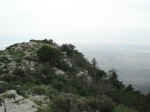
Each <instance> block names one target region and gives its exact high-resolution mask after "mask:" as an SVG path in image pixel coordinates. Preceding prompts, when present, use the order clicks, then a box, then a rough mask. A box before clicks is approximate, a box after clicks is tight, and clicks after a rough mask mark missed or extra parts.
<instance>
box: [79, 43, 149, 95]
mask: <svg viewBox="0 0 150 112" xmlns="http://www.w3.org/2000/svg"><path fill="white" fill-rule="evenodd" d="M80 49H81V50H82V51H83V52H84V54H85V55H86V56H88V57H87V58H89V59H91V58H92V57H95V58H96V59H97V61H98V65H99V67H100V68H103V69H105V70H110V69H115V70H116V71H117V72H118V74H119V78H120V80H122V81H123V82H124V83H125V84H130V83H131V84H133V85H134V87H135V88H137V89H138V90H141V91H142V92H144V93H147V92H148V91H150V61H149V57H150V50H149V49H150V46H146V45H141V46H140V45H120V44H119V45H117V44H102V45H100V44H97V45H96V44H95V45H88V46H84V48H83V49H82V46H80Z"/></svg>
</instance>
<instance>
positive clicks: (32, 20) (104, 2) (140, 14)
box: [0, 0, 150, 47]
mask: <svg viewBox="0 0 150 112" xmlns="http://www.w3.org/2000/svg"><path fill="white" fill-rule="evenodd" d="M149 29H150V1H149V0H0V46H1V47H3V46H5V45H7V44H9V43H11V42H15V41H16V42H18V41H24V40H28V39H30V38H38V39H39V38H49V37H51V38H54V39H55V40H56V41H59V42H62V41H67V42H70V41H71V42H77V43H78V42H80V43H82V44H89V42H91V43H97V44H99V43H118V44H120V43H121V44H147V45H148V44H149V43H150V38H149V36H150V32H149Z"/></svg>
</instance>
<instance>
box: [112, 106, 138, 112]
mask: <svg viewBox="0 0 150 112" xmlns="http://www.w3.org/2000/svg"><path fill="white" fill-rule="evenodd" d="M112 112H137V111H136V110H134V109H130V108H128V107H125V106H124V105H119V106H117V107H115V108H114V109H113V111H112Z"/></svg>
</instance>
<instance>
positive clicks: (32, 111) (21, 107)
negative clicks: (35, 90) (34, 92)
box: [0, 90, 37, 112]
mask: <svg viewBox="0 0 150 112" xmlns="http://www.w3.org/2000/svg"><path fill="white" fill-rule="evenodd" d="M36 111H37V105H36V104H35V103H34V102H33V101H32V100H30V99H26V98H24V97H23V96H20V95H18V94H17V93H16V91H15V90H10V91H7V92H5V93H3V94H0V112H36Z"/></svg>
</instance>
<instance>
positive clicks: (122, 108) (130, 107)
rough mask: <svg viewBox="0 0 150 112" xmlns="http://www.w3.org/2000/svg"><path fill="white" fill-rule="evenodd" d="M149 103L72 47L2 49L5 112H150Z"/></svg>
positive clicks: (0, 90)
mask: <svg viewBox="0 0 150 112" xmlns="http://www.w3.org/2000/svg"><path fill="white" fill-rule="evenodd" d="M149 99H150V95H147V96H145V95H142V94H141V93H140V92H139V91H135V90H134V88H133V87H132V85H129V86H125V85H124V84H123V83H122V82H121V81H119V80H118V77H117V73H116V72H115V70H110V71H109V72H108V73H106V72H105V71H103V70H101V69H100V68H98V67H97V62H96V59H93V60H92V61H91V62H90V61H88V60H87V59H86V58H85V57H84V55H83V54H82V53H81V52H79V51H78V50H77V49H76V48H75V46H74V45H72V44H63V45H61V46H60V45H58V44H56V43H55V42H53V40H31V41H29V42H26V43H19V44H14V45H12V46H9V47H7V48H6V49H5V50H3V51H0V112H149V104H150V102H149Z"/></svg>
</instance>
